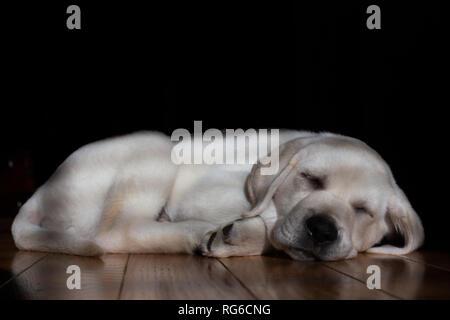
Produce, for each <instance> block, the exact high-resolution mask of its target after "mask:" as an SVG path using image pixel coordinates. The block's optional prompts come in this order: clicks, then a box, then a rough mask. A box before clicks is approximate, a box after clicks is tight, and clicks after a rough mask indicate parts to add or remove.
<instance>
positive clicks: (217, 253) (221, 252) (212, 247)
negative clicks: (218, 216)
mask: <svg viewBox="0 0 450 320" xmlns="http://www.w3.org/2000/svg"><path fill="white" fill-rule="evenodd" d="M199 251H200V254H202V255H203V256H206V257H217V258H219V257H220V258H223V257H229V256H231V255H232V254H233V250H232V248H231V246H230V245H229V244H227V243H226V242H224V235H223V232H222V228H219V229H217V230H215V231H210V232H208V233H207V234H206V235H205V236H204V237H203V239H202V241H201V243H200V248H199Z"/></svg>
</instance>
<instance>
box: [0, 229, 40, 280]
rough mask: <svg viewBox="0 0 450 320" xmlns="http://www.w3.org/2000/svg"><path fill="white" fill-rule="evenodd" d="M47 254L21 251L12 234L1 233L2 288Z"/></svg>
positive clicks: (0, 266)
mask: <svg viewBox="0 0 450 320" xmlns="http://www.w3.org/2000/svg"><path fill="white" fill-rule="evenodd" d="M45 256H46V254H45V253H41V252H27V253H24V252H21V253H19V252H18V250H17V249H16V247H15V245H14V242H13V240H12V238H11V236H9V235H8V234H6V233H4V234H0V288H1V287H2V286H3V285H4V284H5V283H6V282H7V281H10V280H11V279H13V278H14V277H16V276H18V275H19V274H21V273H22V272H23V271H24V270H26V269H27V268H29V267H30V266H32V265H33V264H34V263H36V262H37V261H39V260H40V259H42V258H43V257H45Z"/></svg>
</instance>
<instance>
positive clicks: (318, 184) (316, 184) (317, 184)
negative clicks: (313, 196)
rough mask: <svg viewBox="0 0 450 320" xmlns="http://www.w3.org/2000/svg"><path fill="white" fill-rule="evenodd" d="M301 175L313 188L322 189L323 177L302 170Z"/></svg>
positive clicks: (323, 185)
mask: <svg viewBox="0 0 450 320" xmlns="http://www.w3.org/2000/svg"><path fill="white" fill-rule="evenodd" d="M301 175H302V177H303V178H305V179H306V180H308V183H309V184H310V186H311V187H312V188H313V189H315V190H319V189H324V187H325V184H324V179H323V178H320V177H317V176H314V175H312V174H310V173H307V172H302V173H301Z"/></svg>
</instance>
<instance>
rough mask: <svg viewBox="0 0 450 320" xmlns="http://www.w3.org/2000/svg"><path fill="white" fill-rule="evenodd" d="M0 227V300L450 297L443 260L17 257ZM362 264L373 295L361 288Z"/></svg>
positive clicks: (421, 255)
mask: <svg viewBox="0 0 450 320" xmlns="http://www.w3.org/2000/svg"><path fill="white" fill-rule="evenodd" d="M9 228H10V226H9V225H8V226H6V227H5V225H0V298H1V299H5V298H6V299H10V298H16V299H17V298H18V299H118V298H120V299H200V300H202V299H396V298H399V299H450V255H449V254H447V253H442V252H436V251H434V252H433V251H425V252H416V253H412V254H410V255H407V256H403V257H394V256H382V255H368V254H365V255H363V254H360V255H359V256H358V257H357V258H356V259H352V260H346V261H339V262H299V261H293V260H291V259H289V258H287V257H285V256H271V257H242V258H227V259H213V258H204V257H199V256H189V255H147V254H146V255H126V254H124V255H105V256H104V257H102V258H101V259H99V258H85V257H77V256H70V255H63V254H46V253H39V252H26V251H18V250H17V249H16V248H15V246H14V242H13V240H12V238H11V235H10V233H9ZM69 265H78V266H79V267H80V269H81V290H69V289H68V288H67V286H66V281H67V278H68V277H69V276H70V274H67V273H66V269H67V267H68V266H69ZM369 265H378V266H379V267H380V270H381V290H369V289H368V288H367V287H366V280H367V277H368V276H369V275H368V274H367V272H366V270H367V267H368V266H369Z"/></svg>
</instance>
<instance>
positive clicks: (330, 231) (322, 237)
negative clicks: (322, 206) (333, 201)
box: [305, 215, 338, 245]
mask: <svg viewBox="0 0 450 320" xmlns="http://www.w3.org/2000/svg"><path fill="white" fill-rule="evenodd" d="M305 224H306V228H307V231H308V233H309V236H310V237H311V238H312V240H313V241H314V244H318V245H321V244H326V243H328V242H333V241H335V240H336V239H337V235H338V232H337V229H336V226H335V224H334V223H333V221H332V220H331V218H328V217H327V216H324V215H314V216H312V217H311V218H308V219H307V220H306V223H305Z"/></svg>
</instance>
